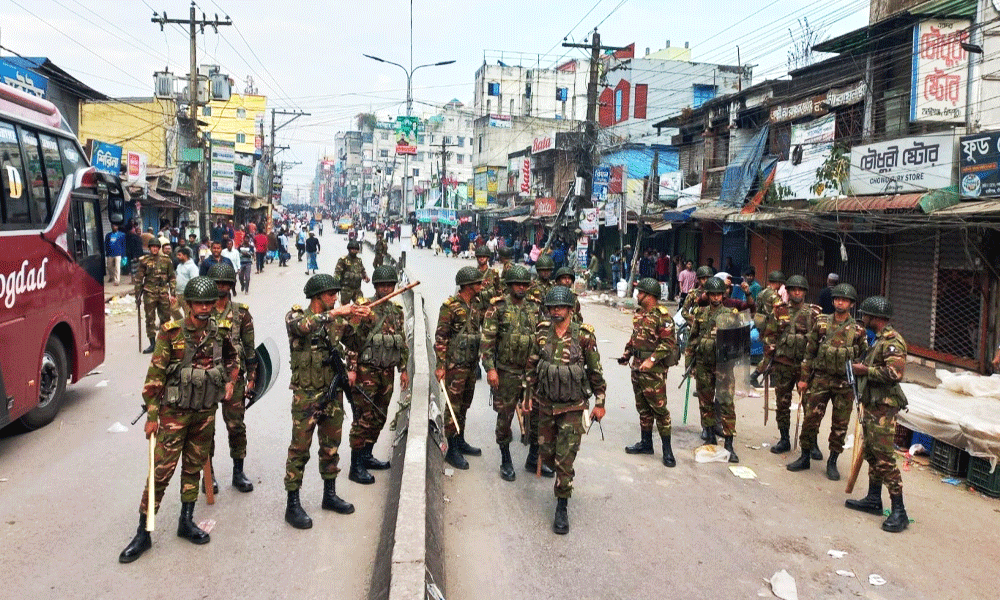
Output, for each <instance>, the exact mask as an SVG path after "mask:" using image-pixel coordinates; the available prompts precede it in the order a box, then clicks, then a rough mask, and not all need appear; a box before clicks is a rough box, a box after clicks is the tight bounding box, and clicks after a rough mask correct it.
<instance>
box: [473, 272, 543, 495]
mask: <svg viewBox="0 0 1000 600" xmlns="http://www.w3.org/2000/svg"><path fill="white" fill-rule="evenodd" d="M504 282H505V283H506V284H507V288H508V292H507V294H506V295H504V296H501V297H499V298H494V299H493V301H492V303H491V304H490V307H489V308H488V309H487V310H486V315H485V316H484V317H483V343H482V357H483V368H485V369H486V382H487V383H489V384H490V388H491V389H492V391H493V410H495V411H496V413H497V425H496V439H497V445H499V446H500V478H501V479H503V480H504V481H514V479H515V475H514V463H513V461H512V460H511V457H510V441H511V439H512V438H513V435H512V432H511V420H512V419H513V418H514V411H516V410H519V409H520V408H522V407H518V402H519V401H521V400H522V398H523V396H524V389H525V381H524V379H525V377H524V376H525V366H526V365H527V363H528V354H529V353H530V351H531V340H532V337H533V336H534V335H535V329H536V328H537V326H538V319H539V307H538V305H537V304H536V303H535V302H533V301H532V300H530V299H529V298H527V293H528V284H529V283H531V274H529V273H528V270H527V269H525V268H524V267H522V266H520V265H514V266H512V267H510V268H509V269H507V274H506V275H505V276H504ZM533 408H534V409H535V410H533V411H530V412H524V413H523V415H524V429H525V431H527V432H528V435H529V439H530V440H531V446H530V449H529V451H528V461H527V462H526V463H525V468H526V469H528V470H529V471H530V472H532V473H534V472H535V468H536V461H537V460H538V411H537V406H535V407H533ZM546 471H547V476H549V477H551V476H552V474H553V473H552V471H551V470H550V469H546Z"/></svg>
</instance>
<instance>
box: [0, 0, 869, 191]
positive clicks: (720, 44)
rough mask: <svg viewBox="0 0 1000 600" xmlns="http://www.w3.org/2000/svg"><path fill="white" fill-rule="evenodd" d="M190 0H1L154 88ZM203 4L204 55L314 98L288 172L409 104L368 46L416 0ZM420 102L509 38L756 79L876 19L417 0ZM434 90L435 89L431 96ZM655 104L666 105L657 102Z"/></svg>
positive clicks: (385, 46) (864, 5) (129, 79)
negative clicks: (594, 35)
mask: <svg viewBox="0 0 1000 600" xmlns="http://www.w3.org/2000/svg"><path fill="white" fill-rule="evenodd" d="M190 5H191V4H190V0H184V1H182V0H0V45H2V46H4V48H5V49H4V50H2V51H0V52H2V55H10V52H9V51H8V50H6V49H7V48H9V49H10V50H13V51H14V52H17V53H18V54H21V55H24V56H46V57H48V58H49V59H50V60H51V61H52V62H54V63H55V64H56V65H58V66H59V67H61V68H63V69H64V70H66V71H68V72H69V73H71V74H72V75H73V76H75V77H77V78H78V79H80V80H81V81H83V82H84V83H86V84H87V85H89V86H91V87H93V88H94V89H96V90H98V91H100V92H103V93H105V94H108V95H110V96H116V97H120V96H151V95H152V91H153V72H155V71H159V70H162V69H163V68H164V67H169V69H170V70H171V71H172V72H174V73H176V74H181V75H183V74H186V73H187V71H188V64H189V58H188V35H187V27H186V26H185V27H184V28H183V30H182V29H181V26H178V25H174V26H167V27H166V29H165V31H164V32H161V31H160V27H159V25H157V24H154V23H152V22H151V21H150V19H151V18H152V16H153V12H154V11H158V12H160V13H161V14H162V13H163V12H164V11H165V12H166V14H167V16H168V17H169V18H171V19H179V18H183V19H187V18H188V15H189V8H190ZM196 5H197V7H198V17H199V18H201V14H202V11H204V12H205V13H206V14H207V15H208V18H209V19H212V18H214V16H215V14H216V13H217V14H218V16H219V18H220V19H221V18H223V17H224V16H225V15H228V16H229V17H230V18H231V19H232V21H233V26H229V27H220V28H219V33H218V34H216V33H215V32H214V31H213V30H212V29H210V28H206V31H205V35H203V36H202V35H199V36H198V62H199V64H207V63H210V64H219V65H221V66H222V67H223V72H225V73H228V74H229V75H230V76H231V77H232V78H233V79H235V80H236V82H237V86H236V87H237V88H238V89H239V90H240V91H242V90H243V88H244V87H245V85H246V80H247V78H248V77H252V78H253V82H254V85H255V87H257V89H258V93H260V94H264V95H266V96H267V97H268V107H269V108H279V109H287V110H296V109H297V110H302V111H305V112H308V113H311V116H309V117H302V118H300V119H298V120H297V121H295V123H293V124H292V125H289V126H288V127H286V128H285V129H283V130H282V131H280V132H279V134H278V144H279V145H288V146H291V150H289V151H286V152H285V153H283V154H282V155H281V156H280V158H282V159H284V160H295V161H301V162H302V163H303V164H302V165H301V166H298V167H296V168H295V169H293V170H292V171H290V172H288V173H286V175H285V182H286V183H285V185H286V188H287V187H288V186H289V185H292V186H294V185H296V184H298V185H306V184H308V182H309V181H310V180H311V179H312V177H313V173H314V172H315V164H316V160H317V158H318V157H320V156H321V155H322V154H323V153H324V151H329V152H331V153H332V151H333V138H334V135H335V134H336V133H337V132H338V131H345V130H348V129H352V128H353V125H352V121H353V117H354V115H356V114H358V113H359V112H376V113H377V114H379V115H380V116H387V115H395V114H405V110H406V106H405V99H406V77H405V74H404V72H403V70H402V69H399V68H397V67H393V66H391V65H385V64H380V63H377V62H374V61H371V60H369V59H366V58H364V57H363V56H362V54H363V53H364V54H372V55H375V56H379V57H381V58H384V59H386V60H390V61H394V62H397V63H400V64H403V65H407V66H408V65H409V63H410V56H409V53H410V43H409V38H410V35H409V16H410V5H411V4H410V1H409V0H371V1H369V2H363V1H358V0H295V1H292V0H285V1H277V2H275V1H267V2H263V1H260V0H239V1H236V0H198V1H197V4H196ZM412 6H413V63H412V64H413V66H417V65H422V64H426V63H434V62H439V61H446V60H454V61H456V62H455V64H453V65H448V66H443V67H429V68H426V69H420V70H419V71H417V73H416V75H414V77H413V96H414V101H415V102H416V104H415V105H414V111H415V113H417V114H419V113H421V112H424V111H428V110H433V108H432V107H431V106H429V105H428V104H430V105H440V104H443V103H445V102H448V101H449V100H451V99H452V98H458V99H459V100H461V101H462V102H465V103H466V104H471V102H472V89H473V83H474V79H475V72H476V69H478V68H479V67H480V66H481V65H482V63H483V61H484V59H485V60H487V61H488V62H490V63H492V64H495V61H496V60H497V59H499V58H500V53H501V52H502V53H503V60H504V62H505V63H507V64H510V65H516V64H522V65H525V66H528V65H532V66H534V65H535V64H536V63H539V64H541V66H542V67H549V66H552V65H554V64H556V63H557V62H561V61H564V60H567V59H569V58H576V57H584V56H585V52H584V51H582V50H573V49H566V48H563V47H561V44H562V42H563V39H564V38H568V39H569V40H570V41H576V42H582V41H583V40H584V39H585V38H586V37H587V36H588V33H589V32H590V31H591V30H593V29H594V28H595V27H598V28H599V31H600V33H601V41H602V43H603V44H605V45H612V46H626V45H628V44H630V43H632V42H634V43H635V45H636V52H637V54H640V55H641V54H643V53H644V52H645V49H646V48H647V47H648V48H650V49H651V50H653V51H655V50H658V49H661V48H663V47H664V45H665V44H666V41H667V40H670V42H671V45H673V46H683V45H684V42H690V44H691V48H692V58H693V60H695V61H699V62H710V63H720V64H736V57H737V50H736V47H737V46H739V48H740V58H741V60H742V62H743V63H744V64H754V65H758V66H757V67H755V69H754V81H755V82H758V81H760V80H762V79H763V78H765V77H768V78H773V77H780V76H782V75H783V74H784V73H785V72H787V68H786V58H787V53H788V51H789V50H790V49H791V47H792V41H791V38H790V36H789V31H788V30H789V28H792V30H793V31H795V32H798V31H799V22H798V19H800V18H802V17H806V18H808V20H809V22H810V24H811V25H813V26H814V27H815V28H816V29H819V30H821V31H825V37H835V36H837V35H840V34H842V33H846V32H848V31H851V30H853V29H856V28H858V27H861V26H864V25H865V24H866V23H867V20H868V0H829V1H827V2H815V1H810V0H745V1H742V2H734V1H732V0H713V1H708V2H705V1H702V2H699V1H697V0H695V1H692V0H683V1H682V0H576V1H569V0H549V1H547V2H546V1H539V0H506V1H504V2H484V1H479V0H433V1H430V0H413V3H412ZM424 103H427V104H424ZM656 116H658V115H656Z"/></svg>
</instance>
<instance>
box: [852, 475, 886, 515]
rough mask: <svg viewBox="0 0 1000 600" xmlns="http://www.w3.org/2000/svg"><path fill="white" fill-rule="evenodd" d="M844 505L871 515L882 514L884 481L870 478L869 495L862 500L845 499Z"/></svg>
mask: <svg viewBox="0 0 1000 600" xmlns="http://www.w3.org/2000/svg"><path fill="white" fill-rule="evenodd" d="M844 506H846V507H847V508H849V509H851V510H857V511H861V512H864V513H868V514H870V515H881V514H882V482H881V481H873V480H871V479H869V480H868V495H867V496H865V497H864V498H861V499H860V500H845V501H844Z"/></svg>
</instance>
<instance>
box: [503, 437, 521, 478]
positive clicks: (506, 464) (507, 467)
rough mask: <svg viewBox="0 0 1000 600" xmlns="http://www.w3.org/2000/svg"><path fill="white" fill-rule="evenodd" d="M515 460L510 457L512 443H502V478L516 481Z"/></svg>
mask: <svg viewBox="0 0 1000 600" xmlns="http://www.w3.org/2000/svg"><path fill="white" fill-rule="evenodd" d="M516 477H517V475H515V474H514V462H513V461H512V460H511V459H510V444H500V479H503V480H504V481H514V479H515V478H516Z"/></svg>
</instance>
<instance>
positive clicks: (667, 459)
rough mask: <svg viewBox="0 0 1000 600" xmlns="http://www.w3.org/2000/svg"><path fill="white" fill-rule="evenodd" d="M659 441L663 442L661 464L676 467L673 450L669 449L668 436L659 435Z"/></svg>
mask: <svg viewBox="0 0 1000 600" xmlns="http://www.w3.org/2000/svg"><path fill="white" fill-rule="evenodd" d="M660 441H662V442H663V464H664V465H665V466H667V467H676V466H677V461H676V460H674V450H673V448H671V447H670V436H669V435H661V436H660Z"/></svg>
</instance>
